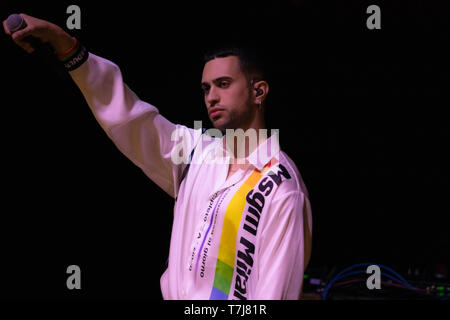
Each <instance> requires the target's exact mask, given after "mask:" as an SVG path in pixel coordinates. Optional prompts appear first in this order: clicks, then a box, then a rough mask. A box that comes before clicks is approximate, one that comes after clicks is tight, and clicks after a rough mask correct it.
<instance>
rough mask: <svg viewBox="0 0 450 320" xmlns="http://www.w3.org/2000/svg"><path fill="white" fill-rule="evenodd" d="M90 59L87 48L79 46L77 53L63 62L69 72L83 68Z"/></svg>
mask: <svg viewBox="0 0 450 320" xmlns="http://www.w3.org/2000/svg"><path fill="white" fill-rule="evenodd" d="M88 57H89V52H88V51H87V49H86V47H85V46H83V45H81V44H79V45H78V46H77V48H76V51H75V52H74V53H73V54H71V55H70V56H69V57H68V58H66V59H63V60H61V61H62V63H63V64H64V67H65V68H66V70H67V71H72V70H75V69H76V68H78V67H79V66H81V65H82V64H83V63H84V62H85V61H86V60H87V58H88Z"/></svg>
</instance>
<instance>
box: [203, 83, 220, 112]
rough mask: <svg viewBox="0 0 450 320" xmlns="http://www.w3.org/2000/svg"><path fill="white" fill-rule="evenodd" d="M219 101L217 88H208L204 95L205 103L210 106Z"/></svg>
mask: <svg viewBox="0 0 450 320" xmlns="http://www.w3.org/2000/svg"><path fill="white" fill-rule="evenodd" d="M219 101H220V96H219V93H218V92H217V90H216V89H215V88H214V87H211V88H210V89H209V92H208V94H207V96H206V103H207V104H208V106H210V107H212V106H214V105H215V104H217V103H218V102H219Z"/></svg>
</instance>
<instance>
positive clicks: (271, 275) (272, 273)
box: [252, 191, 312, 300]
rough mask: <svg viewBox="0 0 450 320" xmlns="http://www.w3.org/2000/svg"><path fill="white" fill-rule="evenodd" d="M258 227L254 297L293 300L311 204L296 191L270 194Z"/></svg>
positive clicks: (307, 248)
mask: <svg viewBox="0 0 450 320" xmlns="http://www.w3.org/2000/svg"><path fill="white" fill-rule="evenodd" d="M268 213H269V216H268V218H267V221H266V222H267V223H266V224H265V227H264V229H263V230H262V231H263V232H262V236H261V240H260V248H259V258H260V259H259V266H258V270H259V277H258V281H257V284H256V289H255V296H254V297H252V299H255V300H297V299H299V298H300V293H301V290H302V285H303V274H304V270H305V268H306V266H307V265H308V262H309V259H310V255H311V241H312V239H311V234H312V221H311V207H310V203H309V200H308V198H307V196H306V195H305V194H304V193H303V192H300V191H291V192H289V193H288V194H284V195H283V194H282V195H278V196H277V197H276V198H275V197H274V198H273V200H272V203H271V206H270V211H268Z"/></svg>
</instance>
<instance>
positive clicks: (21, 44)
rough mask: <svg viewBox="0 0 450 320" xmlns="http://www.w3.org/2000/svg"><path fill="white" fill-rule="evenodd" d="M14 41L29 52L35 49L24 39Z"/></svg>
mask: <svg viewBox="0 0 450 320" xmlns="http://www.w3.org/2000/svg"><path fill="white" fill-rule="evenodd" d="M14 42H15V43H16V44H17V45H18V46H19V47H21V48H22V49H23V50H25V51H26V52H28V53H31V52H33V51H34V48H33V47H32V46H31V44H29V43H28V42H26V41H23V40H14Z"/></svg>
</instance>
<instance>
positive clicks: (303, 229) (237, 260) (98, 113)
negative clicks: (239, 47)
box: [70, 53, 312, 300]
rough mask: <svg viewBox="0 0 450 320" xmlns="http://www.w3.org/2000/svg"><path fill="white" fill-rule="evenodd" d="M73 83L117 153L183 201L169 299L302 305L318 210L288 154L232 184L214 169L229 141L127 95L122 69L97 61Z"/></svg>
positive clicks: (253, 165)
mask: <svg viewBox="0 0 450 320" xmlns="http://www.w3.org/2000/svg"><path fill="white" fill-rule="evenodd" d="M70 75H71V76H72V78H73V80H74V81H75V83H76V84H77V85H78V87H79V88H80V90H81V92H82V93H83V95H84V97H85V99H86V101H87V103H88V105H89V107H90V108H91V110H92V112H93V113H94V116H95V117H96V119H97V121H98V122H99V123H100V125H101V126H102V128H103V129H104V130H105V132H106V133H107V135H108V136H109V137H110V138H111V139H112V140H113V142H114V143H115V145H116V146H117V147H118V148H119V149H120V150H121V151H122V152H123V153H124V154H125V155H126V156H127V157H128V158H129V159H130V160H131V161H132V162H133V163H134V164H136V165H137V166H139V167H140V168H141V169H142V170H143V171H144V173H145V174H146V175H147V176H148V177H149V178H150V179H151V180H153V181H154V182H155V183H156V184H157V185H158V186H160V187H161V188H162V189H163V190H164V191H166V192H167V193H168V194H169V195H171V196H172V197H174V198H175V199H176V201H175V206H174V220H173V227H172V237H171V241H170V254H169V263H168V268H167V270H166V271H165V272H164V274H163V275H162V277H161V290H162V293H163V297H164V298H165V299H199V300H200V299H276V300H278V299H298V298H299V295H300V292H301V288H302V282H303V273H304V269H305V267H306V265H307V263H308V261H309V257H310V250H311V233H312V220H311V208H310V203H309V200H308V192H307V189H306V187H305V185H304V184H303V181H302V178H301V176H300V173H299V172H298V170H297V168H296V166H295V164H294V163H293V161H292V160H291V159H290V158H289V157H288V156H287V155H286V154H285V153H284V152H282V151H280V152H279V153H278V157H271V156H270V157H266V156H256V157H255V156H254V155H255V152H256V151H257V150H259V148H260V147H261V145H260V146H259V147H258V149H257V150H255V152H254V153H252V155H251V156H249V157H248V158H247V163H245V164H242V165H240V168H239V170H238V171H237V172H236V173H234V174H233V175H232V176H231V177H229V179H227V173H228V165H227V164H223V163H221V162H220V161H217V162H214V161H208V160H214V159H216V157H217V154H216V153H214V152H211V150H217V149H220V146H221V145H222V139H221V138H211V137H209V136H206V134H201V131H200V130H194V129H189V128H187V127H185V126H181V125H176V124H173V123H171V122H170V121H168V120H167V119H166V118H164V117H163V116H162V115H160V114H159V111H158V109H157V108H155V107H154V106H152V105H151V104H148V103H146V102H144V101H141V100H140V99H139V98H138V97H137V96H136V94H135V93H134V92H132V91H131V90H130V89H129V88H128V87H127V86H126V84H125V83H124V82H123V79H122V74H121V72H120V69H119V68H118V66H117V65H115V64H114V63H112V62H110V61H108V60H105V59H103V58H101V57H98V56H96V55H94V54H92V53H90V55H89V58H88V60H87V61H86V62H85V63H84V64H82V65H81V66H80V67H79V68H77V69H75V70H74V71H71V72H70ZM174 132H177V133H178V135H176V134H174ZM177 137H178V140H177ZM271 138H272V137H270V138H269V139H267V140H266V143H270V141H271ZM181 142H183V143H181ZM180 146H184V147H185V149H183V151H182V153H181V154H182V155H183V159H187V158H188V156H189V154H190V151H191V150H193V149H194V147H195V151H194V153H193V158H192V161H191V163H190V165H189V170H188V171H187V170H186V171H185V169H186V167H187V164H186V163H185V162H186V161H183V162H181V163H179V161H174V159H175V158H176V157H174V155H175V154H180ZM217 147H219V148H217ZM186 150H187V152H186ZM271 160H272V161H271ZM183 172H187V174H186V176H185V177H184V179H181V177H182V175H183Z"/></svg>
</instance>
